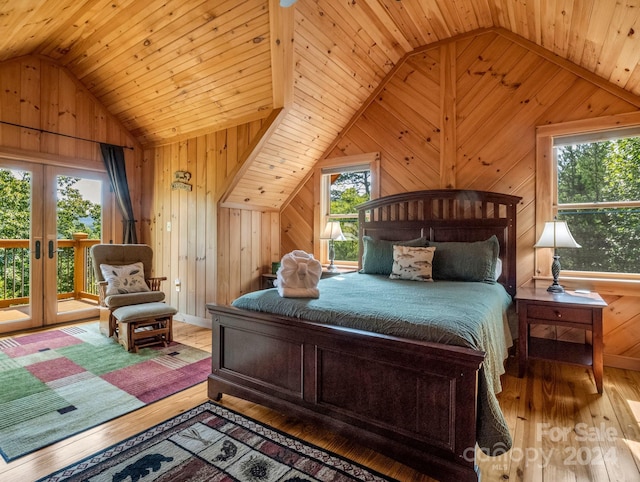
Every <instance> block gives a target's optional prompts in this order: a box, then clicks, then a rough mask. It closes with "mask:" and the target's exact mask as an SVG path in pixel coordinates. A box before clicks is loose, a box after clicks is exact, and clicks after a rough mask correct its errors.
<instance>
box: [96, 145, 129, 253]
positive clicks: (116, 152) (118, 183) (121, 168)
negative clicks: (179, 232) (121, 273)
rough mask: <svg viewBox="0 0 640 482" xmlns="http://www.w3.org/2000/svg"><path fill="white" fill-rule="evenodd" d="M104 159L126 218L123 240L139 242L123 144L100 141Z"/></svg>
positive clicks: (113, 188)
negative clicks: (117, 144)
mask: <svg viewBox="0 0 640 482" xmlns="http://www.w3.org/2000/svg"><path fill="white" fill-rule="evenodd" d="M100 151H101V152H102V159H103V161H104V165H105V167H106V169H107V175H108V176H109V181H110V182H111V189H112V190H113V192H114V194H115V196H116V200H117V202H118V206H119V207H120V212H121V213H122V217H123V219H124V221H123V226H122V240H123V243H125V244H137V243H138V236H137V234H136V220H135V219H134V218H133V206H132V205H131V195H130V194H129V184H128V183H127V170H126V166H125V161H124V149H123V148H122V146H114V145H112V144H102V143H100Z"/></svg>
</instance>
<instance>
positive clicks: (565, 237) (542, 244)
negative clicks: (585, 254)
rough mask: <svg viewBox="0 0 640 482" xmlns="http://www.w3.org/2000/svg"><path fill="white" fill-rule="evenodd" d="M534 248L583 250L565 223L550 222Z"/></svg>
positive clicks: (545, 226)
mask: <svg viewBox="0 0 640 482" xmlns="http://www.w3.org/2000/svg"><path fill="white" fill-rule="evenodd" d="M533 247H534V248H581V247H582V246H580V245H579V244H578V243H577V242H576V240H575V239H573V236H572V235H571V232H570V231H569V227H568V226H567V223H566V222H565V221H548V222H546V223H544V229H543V231H542V234H541V235H540V239H538V242H537V243H536V244H534V245H533Z"/></svg>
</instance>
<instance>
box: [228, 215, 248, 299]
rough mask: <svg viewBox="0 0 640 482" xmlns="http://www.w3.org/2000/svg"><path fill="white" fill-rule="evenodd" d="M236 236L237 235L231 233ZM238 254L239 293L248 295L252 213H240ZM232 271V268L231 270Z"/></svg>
mask: <svg viewBox="0 0 640 482" xmlns="http://www.w3.org/2000/svg"><path fill="white" fill-rule="evenodd" d="M233 234H236V235H237V233H233ZM239 235H240V236H239V238H238V239H239V241H240V252H239V253H238V260H239V263H238V264H239V265H240V293H241V294H244V293H250V292H251V291H252V286H251V284H252V281H253V273H252V271H253V253H252V248H253V211H248V210H241V211H240V233H239ZM232 269H233V268H232Z"/></svg>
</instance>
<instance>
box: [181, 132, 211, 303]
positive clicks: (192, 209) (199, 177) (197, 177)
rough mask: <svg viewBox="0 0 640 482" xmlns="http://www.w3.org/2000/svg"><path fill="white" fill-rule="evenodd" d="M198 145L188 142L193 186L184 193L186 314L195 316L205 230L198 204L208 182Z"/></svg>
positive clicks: (196, 141)
mask: <svg viewBox="0 0 640 482" xmlns="http://www.w3.org/2000/svg"><path fill="white" fill-rule="evenodd" d="M197 143H198V138H197V137H196V138H194V139H190V140H189V141H188V142H187V146H186V147H187V148H186V151H187V152H186V154H187V162H186V166H185V170H186V171H187V172H189V173H191V176H192V179H190V180H189V184H191V191H183V193H184V197H186V199H185V200H183V204H186V205H187V214H186V217H187V220H188V227H187V230H186V231H187V239H186V250H183V251H186V253H187V257H186V259H185V265H186V276H185V279H186V290H185V291H186V310H185V311H186V313H192V314H195V313H196V311H197V306H196V289H197V287H196V272H197V270H198V258H199V256H198V252H199V249H198V248H199V246H198V231H199V230H200V229H203V228H204V224H200V223H199V221H200V219H199V218H198V203H197V200H198V199H197V198H198V197H199V196H198V195H199V193H198V189H199V183H200V182H201V181H203V180H206V177H205V176H204V172H202V173H201V172H199V169H198V157H197V153H198V151H197Z"/></svg>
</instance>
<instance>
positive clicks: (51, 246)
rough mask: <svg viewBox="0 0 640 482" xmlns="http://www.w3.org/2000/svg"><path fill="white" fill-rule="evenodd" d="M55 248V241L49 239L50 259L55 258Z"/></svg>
mask: <svg viewBox="0 0 640 482" xmlns="http://www.w3.org/2000/svg"><path fill="white" fill-rule="evenodd" d="M54 254H55V250H54V249H53V241H49V259H53V256H54Z"/></svg>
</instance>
